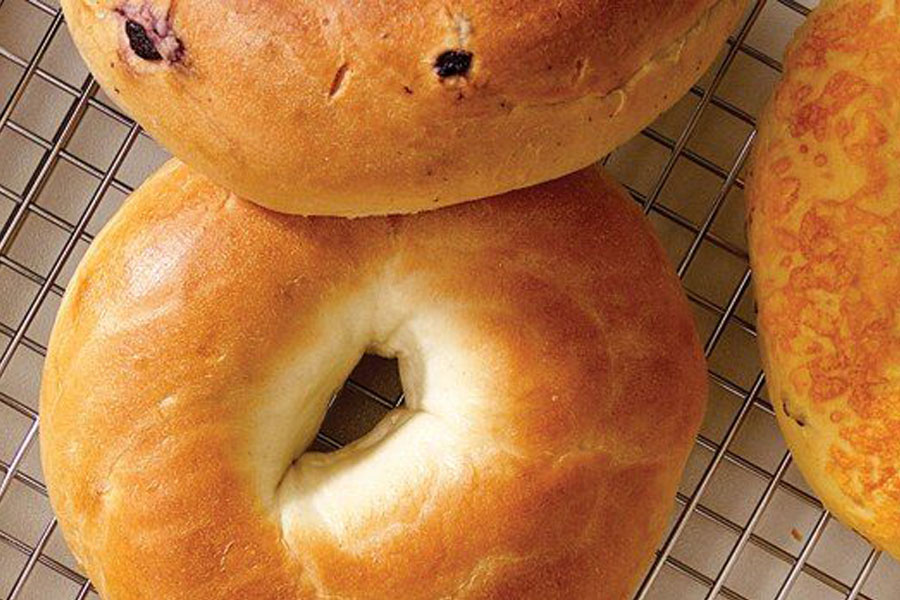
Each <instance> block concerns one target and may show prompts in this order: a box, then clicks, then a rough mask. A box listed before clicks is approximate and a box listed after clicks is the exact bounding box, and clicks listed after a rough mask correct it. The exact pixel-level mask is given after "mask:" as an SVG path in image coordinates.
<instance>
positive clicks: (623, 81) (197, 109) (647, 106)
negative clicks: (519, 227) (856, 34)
mask: <svg viewBox="0 0 900 600" xmlns="http://www.w3.org/2000/svg"><path fill="white" fill-rule="evenodd" d="M61 4H62V6H63V8H64V10H65V14H66V19H67V20H68V23H69V29H70V31H71V32H72V37H73V39H74V40H75V42H76V44H77V45H78V48H79V49H80V51H81V53H82V55H83V56H84V58H85V60H86V61H87V63H88V65H89V66H90V68H91V71H92V72H93V73H94V74H95V75H96V77H97V79H98V80H99V81H100V83H101V84H103V87H104V89H106V91H107V92H108V93H109V95H110V97H111V98H113V99H114V100H115V101H116V102H118V103H119V104H121V106H122V107H124V108H125V109H126V110H127V111H128V112H129V113H130V114H131V115H133V116H134V117H135V118H136V119H137V120H138V121H139V122H140V123H141V124H142V125H143V126H144V127H145V128H146V129H147V130H148V131H149V132H150V133H152V134H153V136H154V137H155V138H156V139H157V140H159V141H160V142H161V143H163V144H164V145H165V146H166V147H167V148H168V149H169V150H171V151H172V152H173V153H174V154H175V155H176V156H178V157H179V158H181V159H182V160H184V161H185V162H186V163H187V164H189V165H190V166H192V167H194V168H196V169H198V170H200V171H202V172H203V173H206V174H207V175H208V176H210V177H211V178H212V179H213V180H214V181H216V182H217V183H219V184H220V185H223V186H225V187H226V188H228V189H231V190H233V191H234V192H235V193H237V194H238V195H240V196H243V197H245V198H249V199H250V200H254V201H256V202H258V203H260V204H263V205H265V206H268V207H269V208H273V209H275V210H279V211H284V212H289V213H297V214H306V215H311V214H315V215H343V216H361V215H371V214H388V213H399V212H416V211H421V210H425V209H433V208H438V207H440V206H445V205H448V204H454V203H457V202H462V201H465V200H472V199H476V198H482V197H486V196H492V195H495V194H499V193H502V192H506V191H508V190H511V189H516V188H521V187H525V186H528V185H534V184H536V183H540V182H542V181H546V180H549V179H553V178H555V177H560V176H562V175H565V174H566V173H571V172H572V171H575V170H577V169H580V168H583V167H586V166H587V165H589V164H591V163H593V162H595V161H597V160H598V159H600V158H601V157H602V156H603V155H604V154H606V153H608V152H609V151H611V150H612V149H613V148H614V147H615V146H617V145H619V144H621V143H622V142H624V141H625V140H626V139H628V138H630V137H631V136H633V135H634V134H635V133H637V132H638V131H639V130H640V129H641V128H642V127H643V126H645V125H647V124H649V123H650V121H652V120H653V118H655V117H656V116H657V115H659V114H660V112H662V111H663V110H664V109H665V108H667V107H668V106H670V105H671V104H673V103H674V102H675V101H676V100H677V99H678V98H679V97H680V96H682V95H683V94H684V93H685V92H686V91H687V90H688V89H689V87H690V86H691V84H692V83H694V81H696V80H697V78H698V77H699V76H700V74H701V73H702V72H703V71H704V70H706V67H707V66H708V65H709V64H710V63H711V62H712V60H713V59H714V58H715V56H716V53H717V52H718V50H719V48H720V47H721V45H722V42H723V41H724V40H725V38H726V36H727V34H728V32H729V31H730V30H731V28H732V26H733V25H734V24H735V22H736V20H737V18H738V17H739V16H740V14H741V12H742V9H743V7H744V6H745V5H746V0H557V1H555V2H547V1H546V0H518V1H515V2H513V1H510V0H491V1H484V0H462V1H457V2H451V3H448V2H442V1H440V2H439V1H437V0H389V1H382V2H375V1H368V2H328V1H323V0H255V1H252V2H247V1H245V0H240V1H239V0H224V1H219V2H211V1H209V0H179V1H178V2H176V1H175V0H62V2H61Z"/></svg>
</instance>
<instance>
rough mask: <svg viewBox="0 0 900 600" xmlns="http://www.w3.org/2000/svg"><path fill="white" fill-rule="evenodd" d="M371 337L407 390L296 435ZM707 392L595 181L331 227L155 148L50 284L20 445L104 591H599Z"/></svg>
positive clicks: (219, 595) (629, 571) (661, 277)
mask: <svg viewBox="0 0 900 600" xmlns="http://www.w3.org/2000/svg"><path fill="white" fill-rule="evenodd" d="M366 351H374V352H377V353H380V354H383V355H386V356H396V357H398V360H399V367H400V373H401V376H402V380H403V384H404V390H405V394H406V406H405V408H402V409H397V410H394V411H392V412H390V413H388V416H387V417H385V419H384V420H383V422H381V423H380V424H378V425H377V426H376V427H375V429H374V430H373V431H372V432H370V433H369V434H367V435H366V436H364V437H363V438H361V439H360V440H358V441H356V442H354V443H352V444H350V445H349V446H347V447H346V448H344V449H342V450H339V451H337V452H334V453H330V454H319V453H314V452H304V450H305V449H306V448H307V447H308V445H309V443H310V442H311V441H312V439H313V436H314V434H315V433H316V431H317V429H318V427H319V425H320V423H321V422H322V419H323V416H324V414H325V412H326V408H327V404H328V399H329V397H330V394H331V393H332V391H333V390H335V389H336V388H338V387H339V386H340V385H341V383H342V382H343V380H344V378H345V377H346V376H347V374H348V373H349V372H350V371H351V369H352V367H353V366H354V364H355V363H356V362H357V360H358V359H359V358H360V357H361V356H362V355H363V353H364V352H366ZM705 391H706V374H705V369H704V360H703V358H702V354H701V352H700V349H699V344H698V342H697V339H696V334H695V331H694V327H693V319H692V316H691V313H690V311H689V309H688V307H687V304H686V301H685V299H684V295H683V293H682V291H681V288H680V286H679V282H678V280H677V278H676V277H675V276H674V274H673V272H672V269H671V267H670V265H669V264H668V261H667V259H666V257H665V255H664V253H663V251H662V249H661V248H660V246H659V244H658V243H657V241H656V240H655V238H654V237H653V235H652V233H651V231H650V229H649V225H648V224H647V222H646V221H645V220H644V219H643V218H642V217H641V215H640V212H639V211H638V210H637V207H636V206H635V205H634V203H633V201H631V200H630V199H627V198H626V197H625V194H624V192H623V190H622V189H621V188H620V187H618V185H616V184H614V183H613V182H612V181H611V180H610V179H608V178H606V176H605V175H602V174H601V173H600V172H599V170H588V171H583V172H579V173H576V174H574V175H571V176H569V177H567V178H564V179H561V180H558V181H553V182H551V183H547V184H544V185H542V186H538V187H535V188H530V189H527V190H523V191H519V192H513V193H510V194H508V195H506V196H502V197H498V198H495V199H489V200H486V201H483V202H475V203H469V204H464V205H460V206H456V207H450V208H447V209H443V210H440V211H434V212H431V213H426V214H423V215H417V216H394V217H387V218H385V217H377V218H367V219H354V220H347V219H334V218H327V217H318V218H304V217H296V216H288V215H283V214H278V213H273V212H269V211H266V210H264V209H261V208H259V207H257V206H255V205H253V204H251V203H249V202H244V201H241V200H239V199H237V198H236V197H235V196H234V195H233V194H232V193H229V192H227V191H225V190H224V189H222V188H220V187H217V186H216V185H215V184H213V183H212V182H211V181H210V180H209V179H207V178H206V177H205V176H202V175H199V174H196V172H194V171H192V170H190V169H188V168H187V167H185V166H184V165H182V164H180V163H178V162H171V163H169V164H168V165H167V166H165V167H164V168H163V169H162V170H161V171H159V172H158V173H157V174H156V175H154V176H153V177H151V178H150V179H149V180H148V181H147V182H146V183H145V184H144V185H143V186H142V187H141V188H140V189H139V190H138V191H137V192H135V194H134V195H133V196H132V197H131V198H130V199H129V200H128V201H127V202H126V203H125V205H124V206H123V208H122V209H121V210H120V212H119V213H118V214H117V215H116V216H115V217H114V218H113V220H112V221H111V222H110V224H109V225H108V226H107V227H106V228H105V229H104V230H103V232H102V233H101V234H100V235H99V237H98V238H97V239H96V241H95V243H94V244H93V245H92V246H91V248H90V250H89V251H88V253H87V255H86V256H85V259H84V261H83V262H82V263H81V265H80V266H79V268H78V269H77V272H76V274H75V275H74V278H73V280H72V282H71V283H70V285H69V286H68V288H67V290H66V295H65V298H64V300H63V303H62V306H61V308H60V311H59V316H58V320H57V322H56V325H55V327H54V330H53V333H52V336H51V341H50V346H49V351H48V356H47V360H46V369H45V373H44V380H43V385H42V395H41V454H42V460H43V467H44V474H45V477H46V481H47V485H48V488H49V492H50V498H51V501H52V503H53V507H54V508H55V510H56V513H57V515H58V516H59V523H60V526H61V528H62V531H63V532H64V534H65V537H66V540H67V541H68V543H69V544H70V547H71V549H72V552H73V554H74V555H75V556H76V557H77V558H78V560H79V561H80V562H81V564H82V565H83V566H84V568H85V570H86V572H87V573H88V574H89V575H90V577H91V578H92V580H93V582H94V584H95V585H96V587H97V589H98V590H99V591H100V594H101V596H102V597H103V598H104V599H105V600H138V599H153V600H156V599H159V598H165V599H166V600H179V599H191V600H196V599H198V598H210V599H226V598H227V599H232V598H242V599H245V598H246V599H272V600H275V599H277V600H288V599H311V598H342V599H346V598H360V599H362V598H365V599H369V600H372V599H381V598H384V599H392V600H393V599H396V598H403V599H411V600H416V599H429V600H432V599H436V598H493V599H498V600H499V599H510V598H541V599H547V598H564V599H567V600H568V599H573V598H591V599H597V598H600V599H603V600H607V599H609V600H619V599H625V598H626V597H627V594H628V593H629V591H630V590H631V589H632V587H633V586H634V584H635V583H636V580H637V578H638V577H639V576H640V574H641V572H642V569H643V568H645V567H646V566H647V563H648V561H649V560H650V559H651V558H652V555H653V550H654V548H655V544H656V543H657V542H658V540H659V538H660V536H661V534H662V532H663V530H664V528H665V526H666V523H667V520H668V517H669V513H670V510H671V508H672V504H673V500H674V497H675V491H676V487H677V484H678V481H679V477H680V474H681V471H682V468H683V465H684V462H685V460H686V457H687V454H688V452H689V449H690V448H691V445H692V439H693V435H694V433H695V432H696V430H697V428H698V426H699V421H700V418H701V413H702V411H703V407H704V405H705Z"/></svg>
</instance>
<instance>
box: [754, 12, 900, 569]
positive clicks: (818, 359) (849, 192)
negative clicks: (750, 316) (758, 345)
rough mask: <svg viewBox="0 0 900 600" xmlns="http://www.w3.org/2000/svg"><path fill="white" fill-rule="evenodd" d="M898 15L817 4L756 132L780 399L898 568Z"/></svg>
mask: <svg viewBox="0 0 900 600" xmlns="http://www.w3.org/2000/svg"><path fill="white" fill-rule="evenodd" d="M898 73H900V14H898V5H897V3H896V2H894V1H893V0H890V1H888V0H883V1H882V0H877V1H873V0H845V1H829V0H825V1H824V2H822V3H821V5H820V7H819V8H818V10H817V11H816V12H814V13H813V14H812V16H811V17H810V18H809V20H808V21H807V22H806V24H805V25H804V26H803V27H802V29H801V30H800V31H799V32H798V34H797V37H796V39H795V40H794V42H793V43H792V46H791V47H790V49H789V51H788V54H787V57H786V62H785V74H784V80H783V81H782V83H781V84H780V86H779V88H778V90H777V92H776V94H775V96H774V98H773V100H772V101H771V104H770V106H769V108H768V109H767V111H766V113H765V116H764V117H763V119H762V121H761V124H760V137H759V140H758V146H757V147H756V149H755V158H754V167H753V176H752V179H751V182H750V186H749V217H750V223H749V240H750V251H751V252H750V257H751V260H752V266H753V273H754V279H755V287H756V295H757V301H758V306H759V320H758V327H759V333H760V338H761V340H762V354H763V359H764V365H765V369H766V374H767V385H768V390H769V397H770V399H771V401H772V404H773V406H774V407H775V412H776V414H777V415H778V421H779V423H780V425H781V429H782V430H783V431H784V435H785V438H786V439H787V443H788V446H789V447H790V449H791V451H792V453H793V456H794V461H795V462H796V464H797V466H798V467H799V468H800V471H801V472H802V473H803V475H804V476H805V477H806V479H807V481H808V482H809V484H810V485H811V486H812V488H813V489H814V490H815V492H816V493H817V494H818V495H819V497H820V498H821V499H822V501H823V503H824V504H825V506H826V507H827V508H828V509H829V510H831V511H832V512H833V513H834V514H835V516H837V517H838V518H839V519H840V520H842V521H843V522H844V523H846V524H847V525H848V526H850V527H852V528H854V529H856V530H857V531H858V532H860V533H861V534H862V535H863V536H865V537H866V538H868V539H869V541H871V542H872V543H873V544H875V545H876V546H878V547H879V548H882V549H885V550H887V551H888V552H890V553H891V554H893V555H894V556H895V557H898V558H900V402H898V398H900V258H898V257H900V166H898V163H897V156H898V155H900V79H898Z"/></svg>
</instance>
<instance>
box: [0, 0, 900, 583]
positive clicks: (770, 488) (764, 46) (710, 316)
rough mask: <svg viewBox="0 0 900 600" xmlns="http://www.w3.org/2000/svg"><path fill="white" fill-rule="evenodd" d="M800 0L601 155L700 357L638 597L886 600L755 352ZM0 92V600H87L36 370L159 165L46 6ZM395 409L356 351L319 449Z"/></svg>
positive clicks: (388, 377) (752, 22)
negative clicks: (754, 199) (762, 243)
mask: <svg viewBox="0 0 900 600" xmlns="http://www.w3.org/2000/svg"><path fill="white" fill-rule="evenodd" d="M813 5H814V2H812V1H809V2H806V3H805V4H801V3H800V2H797V1H795V0H768V1H767V0H757V1H756V2H755V3H754V4H752V6H751V8H750V9H749V11H748V13H747V15H746V16H745V18H744V20H743V21H742V23H741V25H740V27H739V28H738V30H737V31H735V32H734V34H733V35H732V37H731V39H730V40H729V43H728V45H727V46H726V47H725V48H724V49H723V52H722V54H721V56H720V57H719V60H718V61H717V62H716V64H715V65H714V66H713V67H712V69H711V70H710V72H709V73H708V74H707V75H706V76H705V77H704V79H703V80H702V81H701V82H700V83H699V84H698V85H697V86H695V87H694V88H693V90H692V91H691V93H690V94H688V95H687V96H686V97H685V98H684V99H683V100H682V101H681V102H680V103H679V104H678V105H677V106H675V107H674V108H673V109H672V110H671V111H669V112H668V113H667V114H666V115H664V116H663V117H661V118H660V119H659V120H658V121H657V122H656V123H655V124H654V125H653V126H652V127H651V128H650V129H648V130H647V131H645V132H644V133H643V134H642V135H640V136H638V137H637V138H635V139H634V140H633V141H632V142H630V143H629V144H628V145H626V146H625V147H624V148H622V149H620V150H619V151H617V152H616V153H614V154H613V155H612V156H610V157H607V159H605V161H604V162H605V163H606V164H607V167H608V168H609V169H610V170H611V171H612V172H613V173H614V174H615V175H616V176H617V177H618V178H619V179H620V180H621V181H623V182H624V183H626V184H627V185H628V187H629V189H630V190H631V191H632V193H633V195H634V197H635V199H636V200H637V201H638V202H640V203H641V205H642V206H643V208H644V210H645V212H646V213H647V215H648V217H649V218H650V220H651V221H652V222H653V224H654V226H655V227H656V229H657V231H658V232H659V234H660V236H661V237H662V239H663V241H664V243H665V245H666V248H667V249H668V251H669V253H670V256H671V258H672V260H673V262H674V264H675V265H677V269H678V274H679V276H680V277H681V278H682V279H683V281H684V283H685V288H686V289H687V292H688V295H689V297H690V299H691V301H692V306H693V308H694V311H695V315H696V319H697V325H698V327H699V329H700V331H701V335H702V339H703V340H704V341H705V351H706V355H707V356H708V358H709V363H710V372H709V376H710V380H711V397H710V408H709V412H708V414H707V417H706V420H705V422H704V425H703V428H702V431H701V434H700V436H699V437H698V439H697V443H696V446H695V448H694V451H693V453H692V455H691V459H690V463H689V466H688V469H687V472H686V474H685V477H684V481H683V482H682V485H681V488H680V491H679V493H678V496H677V499H676V500H677V502H676V509H677V510H676V512H675V515H674V516H673V519H672V523H671V526H670V529H669V532H668V533H667V537H666V539H665V541H664V542H663V544H662V545H661V547H660V549H659V552H658V554H657V560H656V562H655V563H654V565H653V567H652V568H651V569H650V570H649V572H648V573H647V575H646V578H645V579H644V581H643V583H642V585H641V587H640V589H639V590H638V591H637V594H636V599H637V600H650V599H654V600H663V599H664V600H669V599H676V600H681V599H694V598H696V599H702V598H711V599H712V598H727V599H730V600H745V599H747V600H750V599H764V600H769V599H778V600H784V599H787V598H791V599H793V600H832V599H851V600H852V599H855V598H859V599H871V600H875V599H878V600H890V599H896V598H900V566H898V565H897V563H895V562H894V561H893V560H892V559H890V558H889V557H887V556H882V555H881V554H879V553H878V552H876V551H874V550H873V549H872V548H871V547H869V546H868V545H867V544H866V542H865V541H864V540H862V539H861V538H859V537H858V536H856V535H855V534H853V533H852V532H850V531H849V530H847V529H846V528H844V527H843V526H841V525H840V524H839V523H837V522H836V521H834V520H833V519H832V518H831V516H830V515H829V514H828V513H827V512H825V511H824V510H823V509H822V506H821V504H820V503H819V502H818V501H817V500H816V499H815V498H814V497H813V495H812V494H811V492H810V490H809V489H808V488H807V486H806V485H805V483H804V482H803V480H802V478H801V477H800V476H799V474H798V473H797V472H796V470H795V469H794V467H793V466H792V464H791V458H790V455H789V454H788V452H787V451H786V449H785V446H784V443H783V442H782V441H781V438H780V436H779V435H778V432H777V428H776V425H775V422H774V418H773V413H772V408H771V405H770V404H769V402H768V401H767V400H766V394H765V379H764V376H763V374H762V372H761V371H760V364H759V359H758V356H757V353H756V340H755V337H756V331H755V326H754V310H753V302H752V298H751V294H750V290H749V285H750V269H749V267H748V263H747V250H746V241H745V238H744V227H743V210H744V208H743V198H742V191H743V188H744V179H743V176H744V166H745V163H746V160H747V155H748V151H749V149H750V146H751V145H752V142H753V139H754V136H755V131H754V123H755V115H757V114H758V112H759V110H760V108H761V107H762V105H763V103H764V101H765V99H766V98H767V96H768V95H769V93H770V91H771V89H772V87H773V85H774V84H775V82H776V81H777V79H778V75H779V71H780V68H781V66H780V62H779V59H778V58H776V57H780V56H781V54H782V51H783V48H784V45H785V44H786V42H787V40H788V39H789V38H790V35H791V33H792V32H793V30H794V29H795V28H796V27H797V25H799V24H800V23H801V22H802V21H803V19H804V18H805V16H806V14H807V13H808V12H809V9H810V8H811V7H812V6H813ZM0 94H2V97H3V99H2V107H3V108H2V113H0V222H2V224H3V226H2V227H3V228H2V231H0V475H2V479H0V597H5V598H7V599H9V600H13V599H26V598H27V599H40V600H47V599H53V600H55V599H78V600H82V599H84V598H96V597H97V596H96V593H95V592H94V591H93V590H92V588H91V585H90V582H89V581H88V580H87V579H86V578H85V577H84V575H83V574H82V573H81V572H80V570H79V568H78V566H77V564H76V563H75V561H74V560H73V559H72V557H71V556H70V554H69V553H68V551H67V550H66V548H65V544H64V543H63V541H62V538H61V536H60V533H59V531H57V529H56V521H55V520H54V518H53V515H52V512H51V510H50V507H49V504H48V501H47V497H46V488H45V486H44V483H43V476H42V474H41V469H40V464H39V460H38V455H39V449H38V447H37V446H38V440H37V432H38V413H37V398H38V387H39V382H40V369H41V364H42V360H43V356H44V353H45V351H46V343H47V339H48V336H49V331H50V327H51V325H52V321H53V316H54V314H55V312H56V310H57V308H58V306H59V301H60V297H61V295H62V293H63V291H64V288H65V285H66V283H67V281H68V279H69V277H70V275H71V273H72V270H73V269H74V266H75V265H76V264H77V262H78V260H79V259H80V258H81V256H82V254H83V253H84V250H85V249H86V248H87V245H88V244H90V242H91V240H92V239H93V236H94V235H95V234H96V232H97V230H98V229H99V228H100V227H101V226H102V225H103V223H104V222H105V221H106V220H107V219H108V218H109V216H110V215H111V214H112V213H113V212H114V211H115V209H116V208H117V207H118V206H119V205H120V204H121V202H122V200H123V198H124V197H125V196H126V195H127V194H128V193H129V192H130V191H131V190H132V189H133V188H134V187H135V186H136V185H138V184H139V183H140V182H141V181H142V180H143V179H144V178H145V177H146V176H147V175H148V174H149V173H151V172H152V170H153V169H154V168H155V167H156V166H157V165H159V164H160V163H161V162H162V161H163V160H165V158H166V153H165V152H164V151H162V150H161V149H160V148H159V147H158V146H156V144H154V143H153V141H152V140H151V139H150V138H149V137H148V136H147V135H146V134H144V133H142V132H141V130H140V128H138V127H137V126H136V125H134V123H133V122H132V121H130V120H129V119H128V118H127V117H125V116H124V115H123V114H122V113H121V112H119V111H118V110H117V109H116V108H115V107H114V105H113V104H112V103H111V102H109V100H108V99H107V98H106V97H105V96H104V95H103V93H102V92H101V91H99V90H98V88H97V85H96V83H95V82H94V81H93V79H91V78H90V76H89V75H88V73H87V70H86V69H85V67H84V65H83V64H82V63H81V61H80V59H79V58H78V55H77V53H76V51H75V49H74V47H73V46H72V43H71V40H70V39H69V37H68V33H67V31H66V28H65V25H64V22H63V18H62V15H61V13H60V11H59V6H58V3H57V2H56V1H55V0H0ZM402 398H403V397H402V389H401V386H400V381H399V378H398V376H397V374H396V367H395V366H394V365H393V363H392V362H391V361H387V360H384V359H379V358H377V357H366V358H365V359H364V360H363V361H362V362H361V363H360V365H359V366H358V367H357V368H356V370H355V371H354V373H353V374H352V375H351V377H350V380H348V382H347V383H346V384H345V386H344V388H343V389H342V390H341V392H340V393H339V394H338V395H337V396H336V398H335V399H334V401H333V404H332V408H331V409H330V411H329V413H328V416H327V418H326V422H325V425H324V426H323V429H322V433H321V434H320V435H319V437H318V438H317V441H316V446H317V447H318V448H319V449H323V450H327V449H334V448H337V447H340V445H341V444H342V443H346V442H347V441H350V440H353V439H355V438H357V437H359V436H360V435H361V434H362V433H364V432H365V431H367V430H368V429H369V428H370V427H371V425H372V424H373V423H374V422H376V421H377V420H378V419H379V418H381V417H382V416H383V415H384V414H385V413H386V412H387V411H389V410H391V409H392V408H394V407H396V406H397V405H399V404H400V403H401V402H402ZM98 443H103V441H102V440H98Z"/></svg>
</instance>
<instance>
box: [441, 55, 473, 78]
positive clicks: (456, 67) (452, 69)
mask: <svg viewBox="0 0 900 600" xmlns="http://www.w3.org/2000/svg"><path fill="white" fill-rule="evenodd" d="M471 68H472V53H471V52H466V51H465V50H447V51H445V52H442V53H441V55H440V56H438V57H437V60H436V61H434V72H435V73H437V75H438V77H440V78H441V79H444V78H446V77H465V75H466V74H467V73H468V72H469V69H471Z"/></svg>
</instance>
